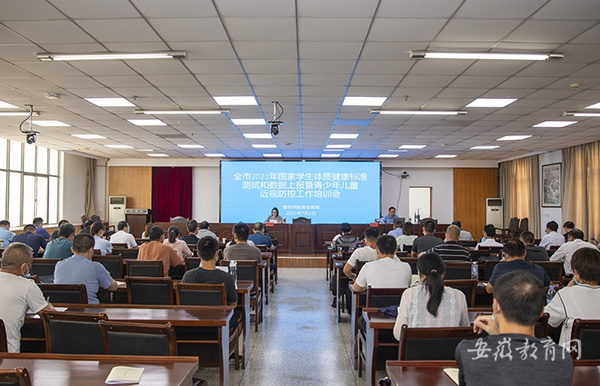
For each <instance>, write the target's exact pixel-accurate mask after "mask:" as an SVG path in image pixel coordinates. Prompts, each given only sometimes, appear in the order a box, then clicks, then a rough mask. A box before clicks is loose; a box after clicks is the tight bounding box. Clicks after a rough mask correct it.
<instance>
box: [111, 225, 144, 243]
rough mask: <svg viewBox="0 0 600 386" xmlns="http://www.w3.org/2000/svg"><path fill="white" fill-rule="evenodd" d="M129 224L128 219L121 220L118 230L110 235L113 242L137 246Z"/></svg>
mask: <svg viewBox="0 0 600 386" xmlns="http://www.w3.org/2000/svg"><path fill="white" fill-rule="evenodd" d="M129 230H130V228H129V224H127V221H119V223H118V224H117V232H116V233H115V234H113V235H112V236H110V242H111V244H127V248H137V242H136V241H135V237H133V235H132V234H131V233H129Z"/></svg>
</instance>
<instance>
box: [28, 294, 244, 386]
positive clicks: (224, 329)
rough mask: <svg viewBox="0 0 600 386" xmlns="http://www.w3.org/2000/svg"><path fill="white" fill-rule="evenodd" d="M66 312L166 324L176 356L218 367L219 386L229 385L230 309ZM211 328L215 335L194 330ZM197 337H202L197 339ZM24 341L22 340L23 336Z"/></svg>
mask: <svg viewBox="0 0 600 386" xmlns="http://www.w3.org/2000/svg"><path fill="white" fill-rule="evenodd" d="M64 306H65V307H67V311H72V312H85V313H92V314H97V313H99V312H104V313H106V315H107V316H108V319H109V320H113V321H115V320H116V321H125V322H141V323H167V322H170V323H171V324H172V325H173V328H174V329H175V334H176V335H177V350H178V352H179V354H180V355H191V356H197V357H198V359H199V363H200V366H201V367H219V369H220V379H221V385H228V384H229V320H230V319H231V316H232V315H233V307H230V306H148V305H136V304H81V305H76V304H65V305H64ZM41 323H42V321H41V319H40V317H39V316H38V315H28V316H27V317H26V318H25V324H26V325H28V324H38V325H41ZM198 327H212V328H215V329H216V333H209V334H207V333H206V332H205V331H204V330H202V331H204V332H200V331H198V329H197V328H198ZM198 334H200V335H202V337H201V338H198V336H197V335H198ZM24 338H25V337H24Z"/></svg>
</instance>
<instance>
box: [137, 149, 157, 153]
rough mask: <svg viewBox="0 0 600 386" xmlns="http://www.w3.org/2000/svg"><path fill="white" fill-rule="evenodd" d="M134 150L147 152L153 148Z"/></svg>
mask: <svg viewBox="0 0 600 386" xmlns="http://www.w3.org/2000/svg"><path fill="white" fill-rule="evenodd" d="M136 150H137V151H141V152H144V153H147V152H149V151H154V149H136Z"/></svg>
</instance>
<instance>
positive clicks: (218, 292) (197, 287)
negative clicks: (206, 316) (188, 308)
mask: <svg viewBox="0 0 600 386" xmlns="http://www.w3.org/2000/svg"><path fill="white" fill-rule="evenodd" d="M175 302H176V304H177V305H196V306H222V305H227V292H226V289H225V284H224V283H221V284H200V283H175Z"/></svg>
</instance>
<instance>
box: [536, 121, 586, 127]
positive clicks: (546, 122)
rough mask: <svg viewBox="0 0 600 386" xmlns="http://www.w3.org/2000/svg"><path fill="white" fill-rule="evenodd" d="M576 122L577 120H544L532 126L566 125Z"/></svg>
mask: <svg viewBox="0 0 600 386" xmlns="http://www.w3.org/2000/svg"><path fill="white" fill-rule="evenodd" d="M575 123H577V121H544V122H542V123H538V124H537V125H534V126H533V127H567V126H570V125H573V124H575Z"/></svg>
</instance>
